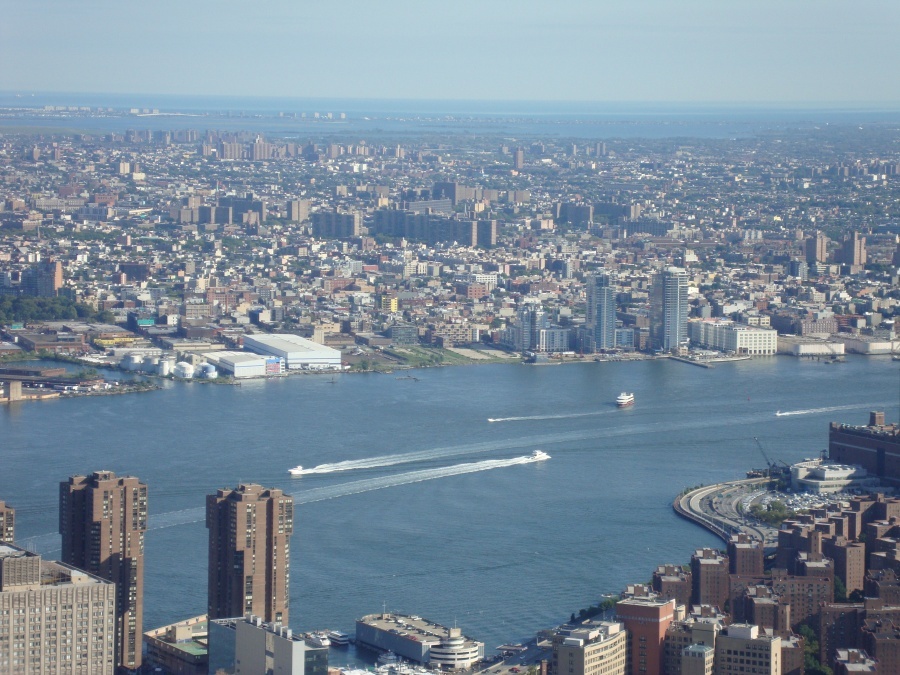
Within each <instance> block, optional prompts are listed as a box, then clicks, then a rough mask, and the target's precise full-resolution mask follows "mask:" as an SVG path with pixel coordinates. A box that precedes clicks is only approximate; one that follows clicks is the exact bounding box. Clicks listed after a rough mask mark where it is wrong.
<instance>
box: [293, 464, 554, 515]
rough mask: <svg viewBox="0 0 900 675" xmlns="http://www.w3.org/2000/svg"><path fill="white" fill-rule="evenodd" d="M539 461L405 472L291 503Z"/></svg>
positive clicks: (327, 489) (301, 496)
mask: <svg viewBox="0 0 900 675" xmlns="http://www.w3.org/2000/svg"><path fill="white" fill-rule="evenodd" d="M540 461H543V460H542V459H538V458H535V457H533V456H531V455H525V456H523V457H513V458H512V459H487V460H484V461H481V462H470V463H467V464H455V465H453V466H444V467H440V468H436V469H421V470H419V471H407V472H405V473H398V474H394V475H393V476H381V477H379V478H367V479H364V480H357V481H353V482H351V483H342V484H340V485H332V486H329V487H321V488H314V489H312V490H308V491H307V492H303V493H301V494H299V495H295V496H294V503H295V504H311V503H313V502H321V501H325V500H326V499H335V498H337V497H347V496H349V495H356V494H361V493H363V492H372V491H373V490H383V489H385V488H392V487H397V486H399V485H409V484H410V483H420V482H422V481H426V480H435V479H437V478H448V477H450V476H460V475H463V474H467V473H476V472H478V471H490V470H491V469H503V468H506V467H510V466H518V465H521V464H533V463H535V462H540Z"/></svg>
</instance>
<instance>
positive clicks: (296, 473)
mask: <svg viewBox="0 0 900 675" xmlns="http://www.w3.org/2000/svg"><path fill="white" fill-rule="evenodd" d="M288 473H289V474H291V475H292V476H300V475H302V474H303V467H302V466H300V465H299V464H298V465H297V466H295V467H294V468H293V469H288Z"/></svg>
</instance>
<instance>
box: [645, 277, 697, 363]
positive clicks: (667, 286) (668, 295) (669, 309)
mask: <svg viewBox="0 0 900 675" xmlns="http://www.w3.org/2000/svg"><path fill="white" fill-rule="evenodd" d="M687 318H688V277H687V272H685V271H684V270H683V269H681V268H680V267H667V268H666V269H665V270H664V271H662V272H658V273H657V274H655V275H653V281H652V283H651V285H650V347H651V348H652V349H659V350H662V351H666V352H667V351H671V350H673V349H676V348H678V347H680V346H682V345H687V342H688V333H687Z"/></svg>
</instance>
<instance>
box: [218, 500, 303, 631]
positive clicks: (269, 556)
mask: <svg viewBox="0 0 900 675" xmlns="http://www.w3.org/2000/svg"><path fill="white" fill-rule="evenodd" d="M206 527H207V529H208V530H209V584H208V591H209V596H208V605H209V618H210V619H223V618H228V617H235V616H246V615H247V614H253V615H254V616H258V617H261V618H262V620H264V621H265V622H266V623H279V624H282V625H284V626H286V625H288V602H289V600H290V588H289V574H288V568H289V565H290V558H291V534H292V533H293V531H294V499H293V497H291V496H290V495H286V494H284V493H283V492H282V491H281V490H278V489H274V488H273V489H267V488H264V487H263V486H261V485H256V484H254V483H248V484H243V485H239V486H238V487H237V488H236V489H234V490H229V489H222V490H218V491H217V492H216V494H214V495H207V497H206Z"/></svg>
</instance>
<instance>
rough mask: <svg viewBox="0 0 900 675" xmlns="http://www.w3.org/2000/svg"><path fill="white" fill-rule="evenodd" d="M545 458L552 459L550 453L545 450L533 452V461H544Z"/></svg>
mask: <svg viewBox="0 0 900 675" xmlns="http://www.w3.org/2000/svg"><path fill="white" fill-rule="evenodd" d="M545 459H550V455H548V454H547V453H546V452H544V451H543V450H535V451H534V452H532V453H531V461H533V462H543V461H544V460H545Z"/></svg>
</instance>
